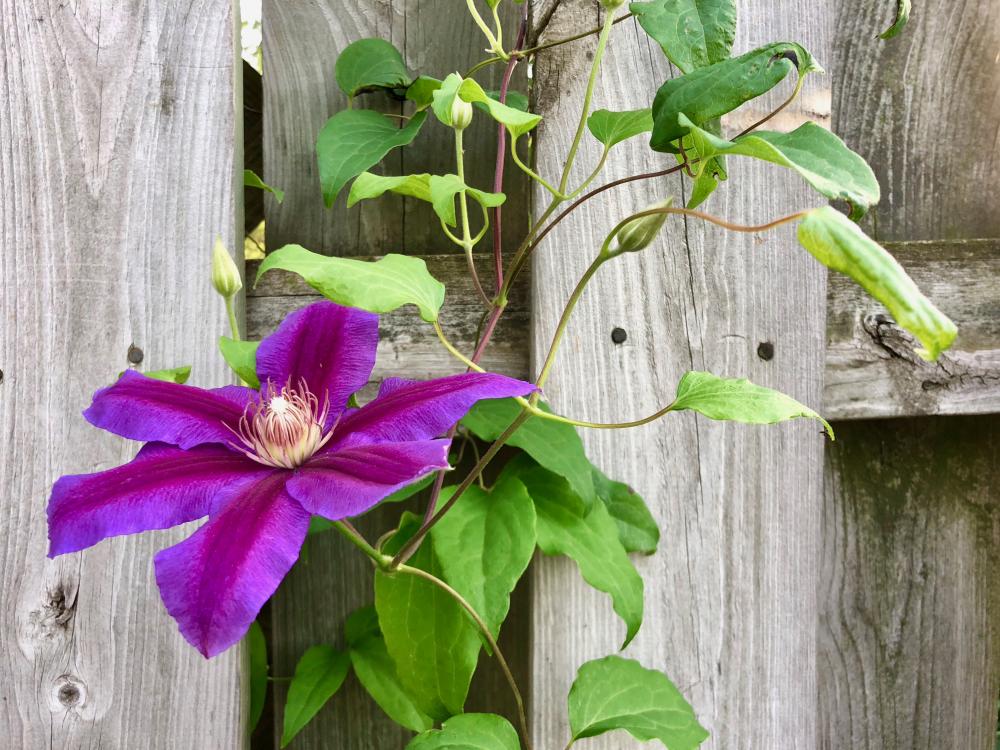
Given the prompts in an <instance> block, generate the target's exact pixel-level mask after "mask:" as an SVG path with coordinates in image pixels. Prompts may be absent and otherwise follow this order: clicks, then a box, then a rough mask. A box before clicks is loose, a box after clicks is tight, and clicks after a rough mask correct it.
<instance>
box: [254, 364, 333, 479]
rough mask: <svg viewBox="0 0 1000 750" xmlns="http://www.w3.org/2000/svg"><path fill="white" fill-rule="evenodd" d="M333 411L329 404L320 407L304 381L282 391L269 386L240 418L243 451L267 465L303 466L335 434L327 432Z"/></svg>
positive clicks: (286, 386) (288, 385) (289, 467)
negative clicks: (330, 412) (324, 426)
mask: <svg viewBox="0 0 1000 750" xmlns="http://www.w3.org/2000/svg"><path fill="white" fill-rule="evenodd" d="M329 411H330V406H329V403H324V404H323V407H322V408H320V405H319V399H317V398H316V396H314V395H313V394H312V393H311V392H310V391H309V388H308V387H306V384H305V382H304V381H299V384H298V386H297V387H293V386H292V384H291V383H286V384H285V386H284V387H283V388H281V389H280V390H278V389H277V388H275V387H274V385H272V384H271V383H268V384H267V385H266V386H265V387H264V388H262V389H261V392H260V401H259V402H258V403H257V404H256V405H255V406H248V407H247V410H246V411H245V412H244V413H243V417H242V418H241V419H240V424H239V430H238V431H237V432H236V435H237V437H239V439H240V440H241V441H242V443H243V445H244V446H245V448H240V450H241V451H242V452H243V453H245V454H246V455H247V456H249V457H250V458H252V459H253V460H254V461H256V462H257V463H261V464H264V465H265V466H275V467H277V468H284V469H294V468H295V467H296V466H301V465H302V464H303V463H305V461H306V459H308V458H309V457H310V456H312V455H313V454H314V453H315V452H316V451H318V450H319V449H320V448H322V447H323V446H324V445H325V444H326V442H327V441H328V440H329V439H330V437H331V436H332V435H333V430H332V429H331V430H329V431H327V432H326V434H324V433H323V425H324V424H325V423H326V418H327V415H328V414H329Z"/></svg>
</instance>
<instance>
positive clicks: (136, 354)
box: [127, 344, 143, 365]
mask: <svg viewBox="0 0 1000 750" xmlns="http://www.w3.org/2000/svg"><path fill="white" fill-rule="evenodd" d="M127 356H128V361H129V362H130V363H132V364H133V365H137V364H139V363H140V362H142V357H143V354H142V349H140V348H139V347H138V346H136V345H135V344H132V345H130V346H129V348H128V355H127Z"/></svg>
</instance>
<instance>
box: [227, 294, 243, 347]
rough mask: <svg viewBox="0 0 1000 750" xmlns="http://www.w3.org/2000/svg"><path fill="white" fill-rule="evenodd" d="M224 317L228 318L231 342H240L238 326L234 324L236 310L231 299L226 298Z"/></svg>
mask: <svg viewBox="0 0 1000 750" xmlns="http://www.w3.org/2000/svg"><path fill="white" fill-rule="evenodd" d="M226 315H227V316H228V317H229V330H230V331H231V332H232V334H233V340H234V341H240V324H239V323H237V322H236V308H235V306H234V305H233V298H232V297H226Z"/></svg>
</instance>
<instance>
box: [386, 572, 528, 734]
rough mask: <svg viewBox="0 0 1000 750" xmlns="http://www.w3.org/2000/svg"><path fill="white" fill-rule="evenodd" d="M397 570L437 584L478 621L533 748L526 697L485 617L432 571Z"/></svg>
mask: <svg viewBox="0 0 1000 750" xmlns="http://www.w3.org/2000/svg"><path fill="white" fill-rule="evenodd" d="M396 570H397V571H398V572H399V573H405V574H407V575H411V576H415V577H417V578H422V579H423V580H425V581H427V582H428V583H431V584H433V585H434V586H437V587H438V588H439V589H441V590H442V591H444V592H445V593H446V594H448V596H450V597H451V598H452V599H454V600H455V601H456V602H457V603H458V604H459V606H461V607H462V609H464V610H465V611H466V613H467V614H468V615H469V617H471V618H472V621H473V622H475V623H476V627H478V628H479V631H480V632H481V633H482V635H483V638H485V639H486V642H487V643H488V644H489V646H490V649H491V650H492V652H493V656H494V657H495V658H496V660H497V664H499V665H500V669H501V671H502V672H503V675H504V677H505V678H506V679H507V684H508V685H510V691H511V692H512V693H513V694H514V702H515V703H516V704H517V718H518V721H519V722H520V724H521V735H522V737H523V739H524V746H525V748H527V750H532V746H531V735H530V734H529V733H528V718H527V715H526V713H525V710H524V699H523V698H522V697H521V691H520V690H518V687H517V681H516V680H515V679H514V675H513V673H512V672H511V671H510V666H509V665H508V664H507V659H506V658H504V655H503V651H501V650H500V646H499V645H498V644H497V641H496V639H495V638H494V637H493V633H491V632H490V629H489V627H488V626H487V625H486V622H485V621H484V620H483V618H482V617H481V616H480V615H479V613H478V612H476V610H475V608H474V607H473V606H472V605H471V604H469V602H468V601H466V599H465V597H464V596H462V595H461V594H460V593H458V592H457V591H456V590H455V589H453V588H452V587H451V586H449V585H448V584H447V583H445V582H444V581H442V580H441V579H440V578H438V577H437V576H435V575H433V574H432V573H428V572H427V571H426V570H421V569H420V568H414V567H412V566H410V565H403V564H400V565H399V567H398V568H396Z"/></svg>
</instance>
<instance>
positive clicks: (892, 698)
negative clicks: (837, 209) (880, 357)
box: [819, 0, 1000, 750]
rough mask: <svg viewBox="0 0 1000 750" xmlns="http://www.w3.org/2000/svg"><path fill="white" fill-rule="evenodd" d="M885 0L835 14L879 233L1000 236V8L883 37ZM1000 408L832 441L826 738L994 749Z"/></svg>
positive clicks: (862, 744)
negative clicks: (997, 192)
mask: <svg viewBox="0 0 1000 750" xmlns="http://www.w3.org/2000/svg"><path fill="white" fill-rule="evenodd" d="M884 5H885V4H881V3H879V4H874V3H869V2H865V0H850V1H849V2H845V3H842V4H841V5H840V7H839V11H838V33H839V37H838V53H839V64H838V66H837V68H836V71H837V72H836V76H837V78H836V82H835V92H836V102H837V106H836V107H835V109H834V126H835V129H836V130H837V131H838V132H839V133H840V135H842V136H843V137H844V138H845V139H846V140H847V141H848V143H849V144H850V145H851V146H853V147H854V148H856V149H857V150H858V151H859V152H861V154H862V155H864V156H865V157H866V158H867V159H868V160H869V161H870V162H871V163H872V166H873V167H874V169H875V172H876V174H877V175H879V178H880V181H881V183H882V189H883V196H884V197H883V201H882V204H881V206H880V207H879V208H878V209H877V210H876V211H875V215H874V220H873V222H872V225H871V226H872V229H873V231H874V233H875V235H876V237H877V238H878V239H879V240H882V241H888V240H899V241H908V240H921V239H930V240H936V239H963V238H976V237H993V238H996V237H1000V214H998V212H997V211H996V205H995V203H996V202H995V200H994V195H993V191H992V190H990V189H989V187H988V186H991V185H995V184H996V183H997V179H998V177H1000V153H998V152H997V149H996V148H995V147H994V144H996V143H997V138H998V135H1000V86H998V82H1000V78H998V74H997V66H996V51H997V49H998V47H1000V5H998V4H997V3H978V2H971V1H970V0H964V1H959V2H951V1H949V0H927V2H924V3H922V4H920V5H916V11H915V13H914V16H913V20H912V22H911V24H910V25H909V26H908V27H907V29H906V31H905V32H904V33H903V34H902V35H900V36H899V37H898V38H896V39H895V40H893V41H892V42H889V43H886V44H881V43H879V44H872V43H869V42H868V41H867V39H866V36H867V35H868V33H869V31H870V29H871V28H873V27H878V25H879V24H882V23H884V22H885V21H886V17H887V16H888V15H889V14H890V13H891V8H885V7H884ZM889 5H891V4H889ZM943 30H946V33H942V32H943ZM942 133H947V136H946V137H945V136H942ZM994 273H995V272H994ZM991 281H992V284H993V287H994V294H996V291H995V289H996V276H995V275H994V276H993V277H992V279H986V280H984V283H987V284H989V283H990V282H991ZM994 323H995V320H994ZM997 419H998V418H997V417H996V416H995V415H994V416H987V417H981V418H976V419H964V418H963V419H951V418H949V419H941V420H935V419H920V420H906V421H894V422H891V423H885V422H865V423H857V424H852V425H844V426H842V427H841V429H840V436H839V437H840V439H839V440H838V441H837V442H836V443H835V444H833V445H832V446H831V447H830V451H829V456H830V461H829V464H828V471H827V482H826V484H827V499H826V506H825V511H824V516H825V519H824V529H825V544H824V556H823V557H824V584H823V592H822V598H821V603H822V610H821V612H822V627H821V629H820V632H819V636H820V637H819V647H820V660H821V664H822V665H823V669H822V670H821V672H822V674H823V675H824V679H823V680H822V681H821V682H820V725H821V733H820V746H821V747H823V748H824V749H828V750H839V749H840V748H851V750H883V749H893V750H894V749H895V748H906V750H930V749H931V748H944V747H949V748H950V747H954V748H959V747H961V748H974V749H975V750H980V749H983V750H985V749H986V748H991V747H992V746H993V742H994V740H993V736H994V735H993V732H994V731H995V727H996V703H995V700H996V696H997V692H998V688H1000V638H998V636H997V632H996V623H997V622H1000V575H998V571H1000V566H998V562H1000V561H998V555H997V550H998V549H1000V546H998V536H997V529H998V528H1000V503H998V499H1000V493H998V490H997V467H998V465H1000V462H998V460H997V448H996V445H997Z"/></svg>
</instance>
